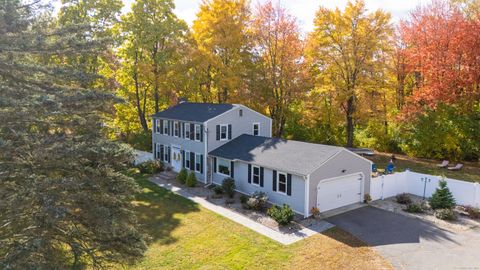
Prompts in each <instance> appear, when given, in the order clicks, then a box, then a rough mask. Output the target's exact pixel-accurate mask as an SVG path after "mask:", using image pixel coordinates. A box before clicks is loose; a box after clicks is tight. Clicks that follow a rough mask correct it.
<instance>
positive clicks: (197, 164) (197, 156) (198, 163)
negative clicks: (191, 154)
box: [195, 154, 202, 172]
mask: <svg viewBox="0 0 480 270" xmlns="http://www.w3.org/2000/svg"><path fill="white" fill-rule="evenodd" d="M201 159H202V156H201V155H200V154H195V171H197V172H200V171H201V167H202V166H201Z"/></svg>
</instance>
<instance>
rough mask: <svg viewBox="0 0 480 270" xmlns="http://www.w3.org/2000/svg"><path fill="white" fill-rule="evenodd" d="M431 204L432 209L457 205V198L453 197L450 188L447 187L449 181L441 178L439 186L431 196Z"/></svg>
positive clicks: (449, 207)
mask: <svg viewBox="0 0 480 270" xmlns="http://www.w3.org/2000/svg"><path fill="white" fill-rule="evenodd" d="M430 206H431V207H432V209H434V210H435V209H452V208H453V207H454V206H455V199H454V198H453V195H452V193H451V192H450V189H448V187H447V182H446V181H444V180H441V181H440V182H439V183H438V188H437V189H436V190H435V192H434V193H433V194H432V197H431V198H430Z"/></svg>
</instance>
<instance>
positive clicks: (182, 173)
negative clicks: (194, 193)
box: [177, 168, 188, 185]
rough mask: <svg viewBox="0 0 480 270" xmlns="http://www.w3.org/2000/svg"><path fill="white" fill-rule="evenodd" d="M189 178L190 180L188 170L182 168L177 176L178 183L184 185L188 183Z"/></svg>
mask: <svg viewBox="0 0 480 270" xmlns="http://www.w3.org/2000/svg"><path fill="white" fill-rule="evenodd" d="M187 178H188V172H187V169H185V168H182V169H181V170H180V172H179V173H178V174H177V181H178V182H180V184H182V185H184V184H185V183H186V182H187Z"/></svg>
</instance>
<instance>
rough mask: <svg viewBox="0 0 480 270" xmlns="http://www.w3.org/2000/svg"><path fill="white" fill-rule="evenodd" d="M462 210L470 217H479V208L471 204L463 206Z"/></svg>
mask: <svg viewBox="0 0 480 270" xmlns="http://www.w3.org/2000/svg"><path fill="white" fill-rule="evenodd" d="M462 208H463V209H462V210H463V211H464V212H465V213H466V214H467V215H468V217H470V218H472V219H480V208H477V207H473V206H469V205H467V206H463V207H462Z"/></svg>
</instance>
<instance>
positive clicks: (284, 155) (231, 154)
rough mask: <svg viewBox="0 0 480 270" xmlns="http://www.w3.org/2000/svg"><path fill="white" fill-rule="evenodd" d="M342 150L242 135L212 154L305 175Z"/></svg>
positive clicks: (336, 147) (333, 147) (313, 144)
mask: <svg viewBox="0 0 480 270" xmlns="http://www.w3.org/2000/svg"><path fill="white" fill-rule="evenodd" d="M343 150H345V148H343V147H338V146H331V145H323V144H315V143H306V142H299V141H293V140H284V139H279V138H269V137H261V136H253V135H247V134H243V135H241V136H239V137H237V138H235V139H233V140H232V141H230V142H228V143H226V144H224V145H223V146H220V147H219V148H217V149H215V150H213V151H211V152H210V153H209V154H210V155H212V156H216V157H221V158H226V159H231V160H241V161H245V162H248V163H253V164H257V165H259V166H262V167H267V168H271V169H278V170H283V171H286V172H291V173H294V174H299V175H308V174H310V173H312V172H313V171H314V170H315V169H317V168H318V167H320V166H321V164H322V163H324V162H325V161H327V160H328V159H329V158H330V157H332V156H334V155H335V154H337V153H338V152H340V151H343Z"/></svg>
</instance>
